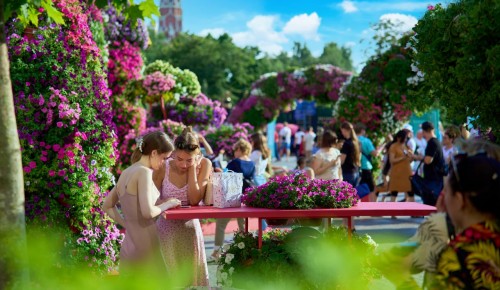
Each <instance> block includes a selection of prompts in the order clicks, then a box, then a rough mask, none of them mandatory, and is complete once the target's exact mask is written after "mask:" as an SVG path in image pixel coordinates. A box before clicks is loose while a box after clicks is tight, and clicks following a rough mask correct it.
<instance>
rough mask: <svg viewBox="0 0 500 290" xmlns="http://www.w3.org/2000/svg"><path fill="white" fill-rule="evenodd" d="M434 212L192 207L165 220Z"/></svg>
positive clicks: (394, 207) (425, 208)
mask: <svg viewBox="0 0 500 290" xmlns="http://www.w3.org/2000/svg"><path fill="white" fill-rule="evenodd" d="M433 212H436V208H435V207H434V206H430V205H425V204H421V203H416V202H360V203H358V204H357V205H356V206H353V207H351V208H328V209H305V210H304V209H267V208H254V207H247V206H242V207H237V208H216V207H212V206H192V207H190V208H178V209H171V210H167V211H165V213H166V218H167V219H198V218H294V217H308V218H321V217H353V216H426V215H429V214H431V213H433Z"/></svg>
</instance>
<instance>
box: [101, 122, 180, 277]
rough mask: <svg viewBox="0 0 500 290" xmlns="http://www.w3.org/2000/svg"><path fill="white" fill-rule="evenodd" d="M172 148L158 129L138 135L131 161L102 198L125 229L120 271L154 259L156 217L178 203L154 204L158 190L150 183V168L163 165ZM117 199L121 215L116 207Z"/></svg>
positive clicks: (142, 264) (172, 201)
mask: <svg viewBox="0 0 500 290" xmlns="http://www.w3.org/2000/svg"><path fill="white" fill-rule="evenodd" d="M173 149H174V146H173V144H172V141H170V139H169V138H168V136H167V135H166V134H165V133H163V132H160V131H156V132H152V133H149V134H147V135H145V136H144V137H143V138H141V139H139V141H138V145H137V149H136V150H135V152H134V154H133V156H132V161H133V164H132V165H131V166H130V167H128V168H127V169H125V170H124V171H123V172H122V174H121V176H120V178H119V179H118V182H117V184H116V187H115V188H113V189H112V190H111V191H110V193H109V194H108V196H107V197H106V199H105V200H104V204H103V210H104V211H105V212H106V213H107V214H108V215H109V216H110V217H111V218H112V219H113V220H114V221H115V222H117V223H118V224H120V225H121V226H123V227H124V228H125V229H126V232H125V239H124V241H123V243H122V245H121V249H120V272H123V270H124V271H128V273H134V272H135V270H134V269H140V267H143V266H145V265H146V264H147V263H150V262H153V261H155V260H157V256H158V248H159V246H158V234H157V231H156V226H155V217H157V216H159V215H160V213H162V212H163V211H165V210H167V209H169V208H172V207H177V206H179V205H180V201H179V200H177V199H170V200H165V201H164V202H163V203H159V204H158V203H157V204H156V205H155V203H156V201H157V199H158V197H159V196H160V193H159V192H158V190H157V188H156V187H155V185H154V183H153V169H159V168H160V167H163V163H164V161H165V160H166V159H167V158H168V157H169V156H170V154H171V153H172V151H173ZM118 203H120V206H121V211H122V213H123V217H122V215H120V214H119V212H118V209H117V208H116V205H117V204H118ZM124 268H125V269H124ZM130 268H132V269H130Z"/></svg>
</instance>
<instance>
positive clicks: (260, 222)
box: [258, 218, 262, 249]
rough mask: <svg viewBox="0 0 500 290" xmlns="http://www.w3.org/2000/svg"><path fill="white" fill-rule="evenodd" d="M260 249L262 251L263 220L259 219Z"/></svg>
mask: <svg viewBox="0 0 500 290" xmlns="http://www.w3.org/2000/svg"><path fill="white" fill-rule="evenodd" d="M258 241H259V249H262V219H261V218H259V232H258Z"/></svg>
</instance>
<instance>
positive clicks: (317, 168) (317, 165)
mask: <svg viewBox="0 0 500 290" xmlns="http://www.w3.org/2000/svg"><path fill="white" fill-rule="evenodd" d="M338 160H339V159H338V158H337V159H335V160H332V161H328V162H322V160H321V159H320V158H318V157H313V162H312V164H311V168H312V169H313V170H314V173H315V174H316V175H320V174H323V173H324V172H325V171H327V170H328V169H330V168H332V166H334V165H335V163H337V162H338Z"/></svg>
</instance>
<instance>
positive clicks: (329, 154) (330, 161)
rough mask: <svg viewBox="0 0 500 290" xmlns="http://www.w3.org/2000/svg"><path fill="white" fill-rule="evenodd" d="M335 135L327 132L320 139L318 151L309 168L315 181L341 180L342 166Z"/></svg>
mask: <svg viewBox="0 0 500 290" xmlns="http://www.w3.org/2000/svg"><path fill="white" fill-rule="evenodd" d="M337 143H338V138H337V135H336V134H335V133H334V132H332V131H330V130H327V131H325V133H323V137H322V138H321V144H320V146H321V147H320V149H319V150H318V152H316V154H314V155H313V161H312V164H311V168H312V169H313V170H314V174H315V176H316V179H323V180H332V179H340V180H342V164H341V160H340V151H339V149H337V148H336V146H335V145H336V144H337Z"/></svg>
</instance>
